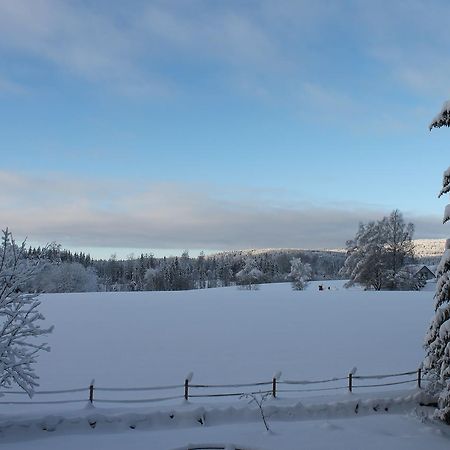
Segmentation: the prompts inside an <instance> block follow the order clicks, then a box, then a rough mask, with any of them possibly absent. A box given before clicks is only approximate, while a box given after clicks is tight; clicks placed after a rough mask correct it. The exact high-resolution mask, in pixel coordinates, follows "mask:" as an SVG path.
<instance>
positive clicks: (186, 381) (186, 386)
mask: <svg viewBox="0 0 450 450" xmlns="http://www.w3.org/2000/svg"><path fill="white" fill-rule="evenodd" d="M193 376H194V373H193V372H189V373H188V374H187V375H186V378H185V379H184V399H185V400H188V399H189V383H190V381H191V380H192V377H193Z"/></svg>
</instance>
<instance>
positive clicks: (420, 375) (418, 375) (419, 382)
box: [417, 369, 422, 389]
mask: <svg viewBox="0 0 450 450" xmlns="http://www.w3.org/2000/svg"><path fill="white" fill-rule="evenodd" d="M417 387H418V388H419V389H422V369H418V370H417Z"/></svg>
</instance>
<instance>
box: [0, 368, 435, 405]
mask: <svg viewBox="0 0 450 450" xmlns="http://www.w3.org/2000/svg"><path fill="white" fill-rule="evenodd" d="M280 376H281V374H280V373H278V374H276V375H275V376H273V377H272V379H271V380H270V381H262V382H256V383H241V384H196V383H192V374H189V375H188V376H187V377H186V378H185V380H184V383H182V384H179V385H168V386H151V387H131V388H126V387H102V386H96V385H95V383H94V381H92V382H91V383H90V385H89V386H88V387H80V388H74V389H61V390H54V391H37V392H35V393H34V396H33V398H32V399H28V400H26V401H14V400H10V399H9V397H10V396H13V397H14V396H16V395H27V394H26V393H25V392H24V391H13V390H5V391H3V392H0V394H2V401H0V405H1V404H3V405H6V404H7V405H43V404H48V405H50V404H63V403H85V402H86V401H89V402H90V403H91V404H94V403H155V402H165V401H170V400H178V399H180V400H182V399H184V400H186V401H187V400H189V399H196V398H197V399H200V398H220V397H242V396H245V395H256V394H263V395H265V394H268V395H272V396H273V397H274V398H276V397H279V396H280V394H282V395H283V396H285V395H286V394H288V395H290V394H298V393H305V392H325V391H338V390H347V391H348V392H354V391H355V390H357V389H362V388H364V389H367V388H379V387H384V386H396V385H403V384H414V385H415V386H416V387H417V388H419V389H421V388H422V385H423V382H424V381H428V380H427V379H424V378H423V377H422V370H421V369H418V370H414V371H409V372H401V373H391V374H381V375H356V371H355V370H353V371H352V372H350V373H349V374H348V376H346V377H337V378H328V379H323V380H280ZM406 377H408V378H407V379H405V378H406ZM374 380H393V381H388V382H383V383H374V382H373V381H374ZM394 380H395V381H394ZM330 384H333V386H330ZM336 384H338V385H336ZM225 389H226V390H227V391H225V392H224V391H223V390H225ZM217 390H219V392H217ZM231 390H233V392H230V391H231ZM157 391H178V392H177V394H176V395H172V396H165V397H152V398H142V397H139V398H135V399H130V398H128V399H113V398H103V397H102V395H103V394H102V393H104V392H116V393H117V392H130V393H131V392H134V393H141V392H142V393H143V392H157ZM75 393H85V394H86V396H85V397H84V398H77V399H73V398H69V399H61V398H60V399H57V400H45V401H39V400H35V399H36V396H37V398H39V396H53V395H62V394H64V395H66V394H75ZM139 395H140V394H139ZM3 399H4V400H3Z"/></svg>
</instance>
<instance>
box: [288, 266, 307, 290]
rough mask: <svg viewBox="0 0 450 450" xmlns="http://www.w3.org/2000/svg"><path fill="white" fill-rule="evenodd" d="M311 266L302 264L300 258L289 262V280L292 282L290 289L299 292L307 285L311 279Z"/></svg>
mask: <svg viewBox="0 0 450 450" xmlns="http://www.w3.org/2000/svg"><path fill="white" fill-rule="evenodd" d="M311 274H312V271H311V265H310V264H308V263H303V261H302V259H301V258H294V259H292V260H291V273H290V274H289V278H290V279H291V280H292V289H294V290H296V291H301V290H303V289H304V288H305V286H306V285H307V284H308V281H309V280H310V279H311Z"/></svg>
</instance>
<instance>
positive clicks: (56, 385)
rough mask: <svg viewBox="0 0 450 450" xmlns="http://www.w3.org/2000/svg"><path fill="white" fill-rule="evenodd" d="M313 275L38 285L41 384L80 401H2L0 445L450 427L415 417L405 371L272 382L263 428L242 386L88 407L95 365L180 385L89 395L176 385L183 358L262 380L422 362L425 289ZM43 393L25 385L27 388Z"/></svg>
mask: <svg viewBox="0 0 450 450" xmlns="http://www.w3.org/2000/svg"><path fill="white" fill-rule="evenodd" d="M323 284H324V285H325V287H326V289H325V290H324V291H319V290H318V283H311V284H310V286H309V287H308V289H307V290H306V291H300V292H298V291H292V290H291V288H290V285H289V284H276V285H264V286H261V288H260V289H259V290H256V291H247V290H239V289H237V288H234V287H233V288H222V289H209V290H201V291H190V292H148V293H95V294H92V293H91V294H53V295H46V296H43V297H42V310H43V312H44V314H45V315H46V318H47V321H48V322H49V323H53V324H55V331H54V333H53V334H52V335H51V336H49V339H48V341H49V343H50V344H51V346H52V351H51V352H50V353H48V354H43V355H42V356H41V357H40V361H39V364H38V367H37V371H38V373H39V375H40V377H41V386H40V388H39V390H57V389H71V388H78V387H81V388H85V391H83V392H80V393H78V392H77V393H72V394H67V395H66V394H61V395H59V396H52V397H51V399H53V400H54V399H55V398H57V399H65V398H79V399H80V400H82V402H81V403H76V404H69V405H65V404H58V405H33V406H30V405H5V404H0V411H1V414H0V430H1V432H0V436H1V437H0V445H2V441H3V443H4V444H5V445H6V444H7V448H8V449H24V450H25V449H28V448H29V449H35V450H36V449H41V448H45V449H50V450H52V449H60V448H63V447H64V448H65V449H66V450H71V449H72V448H73V449H79V448H84V449H90V448H95V449H97V450H100V449H115V448H127V449H144V448H146V449H148V448H152V449H160V450H171V449H181V448H188V447H187V445H188V443H194V444H198V446H199V447H201V446H202V445H203V444H205V443H215V444H221V445H222V444H223V445H228V448H233V447H232V446H231V443H234V444H236V446H237V447H238V448H245V449H253V450H256V449H260V450H265V449H267V450H269V449H276V450H287V449H289V450H294V449H300V448H302V449H303V448H307V449H316V448H317V449H318V448H338V449H340V448H345V449H352V448H355V449H356V448H358V449H359V448H365V449H371V448H381V447H384V448H385V449H386V450H389V449H402V448H405V449H406V448H408V449H414V448H423V447H424V446H425V445H426V446H428V447H430V448H433V449H434V448H436V449H440V448H448V445H449V444H450V439H449V436H448V435H449V432H448V431H447V429H446V428H445V427H440V426H438V425H436V424H435V423H433V422H430V421H428V420H424V419H423V415H424V414H426V411H425V410H424V408H420V407H418V402H419V400H420V399H421V398H420V397H419V396H420V395H421V394H420V393H418V391H417V390H416V389H415V385H414V383H411V384H405V385H401V386H400V388H401V390H400V389H398V386H394V387H390V386H387V387H383V388H376V389H358V388H356V389H355V390H354V391H353V393H348V392H347V390H346V389H345V386H346V383H347V381H346V380H343V381H338V382H336V383H335V384H333V385H332V386H343V387H344V389H342V390H338V391H326V392H316V393H314V394H308V393H303V392H302V393H295V394H291V395H290V396H288V394H284V393H280V394H279V398H277V399H269V400H268V401H267V402H266V403H265V408H266V411H267V412H268V415H269V423H270V425H271V428H272V431H273V433H271V434H268V433H265V432H264V427H263V423H262V421H261V420H260V418H259V416H258V411H257V410H255V409H254V406H249V405H248V404H247V400H245V399H240V398H239V397H230V398H229V397H227V398H226V399H198V398H195V399H190V401H189V402H188V403H185V402H184V400H183V399H176V400H172V401H169V402H163V403H151V404H149V405H144V404H138V405H134V404H125V405H123V404H108V403H107V404H104V403H96V404H95V403H94V404H95V407H94V408H86V402H85V400H86V399H87V392H88V390H87V388H88V385H89V384H90V382H91V380H92V379H94V378H95V386H97V387H139V386H161V385H164V386H166V385H179V386H180V387H179V388H176V389H175V390H171V391H167V392H166V391H161V392H160V391H156V392H150V393H149V392H144V393H141V392H131V393H130V392H104V391H100V390H99V391H95V398H99V399H100V398H103V399H111V398H114V399H127V398H134V399H139V398H142V397H144V398H149V397H160V396H166V395H174V392H175V395H180V396H182V395H183V387H182V384H183V381H184V379H185V377H186V375H187V374H188V372H190V371H193V372H194V377H193V379H192V383H198V384H233V383H252V382H258V381H270V380H271V379H272V376H273V374H274V373H275V372H277V371H282V376H281V379H280V380H318V379H324V378H333V377H338V378H340V377H344V378H345V377H346V376H347V375H348V373H349V371H350V370H351V369H352V367H354V366H356V367H357V368H358V371H357V375H358V374H360V375H366V374H380V373H381V374H383V373H395V372H404V371H410V370H411V371H413V370H415V369H417V368H418V367H419V364H420V362H421V360H422V358H423V350H422V341H423V336H424V334H425V331H426V329H427V327H428V324H429V321H430V319H431V316H432V314H433V298H432V292H430V291H424V292H395V293H392V292H364V291H362V290H359V289H352V290H346V289H344V288H343V287H342V282H324V283H323ZM328 287H330V289H327V288H328ZM413 378H414V376H413ZM362 381H363V380H355V384H356V385H357V384H358V383H360V384H361V382H362ZM389 381H392V380H389ZM394 381H395V380H394ZM375 382H376V380H375ZM264 389H266V388H265V387H264ZM393 389H395V391H394V390H393ZM224 390H225V391H226V390H227V389H224ZM222 391H223V390H222ZM12 397H13V398H12ZM5 398H8V399H12V400H26V399H25V398H23V397H22V396H18V395H16V396H11V395H10V396H8V397H3V398H2V399H0V401H5ZM49 398H50V397H49V396H39V395H36V396H35V398H34V401H41V400H45V399H49ZM172 416H173V417H172ZM199 419H201V420H200V421H199ZM89 423H91V425H89ZM130 427H131V428H130ZM43 428H45V429H46V430H48V431H42V429H43ZM52 430H54V431H53V432H49V431H52ZM203 447H204V448H207V447H205V446H204V445H203Z"/></svg>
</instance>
